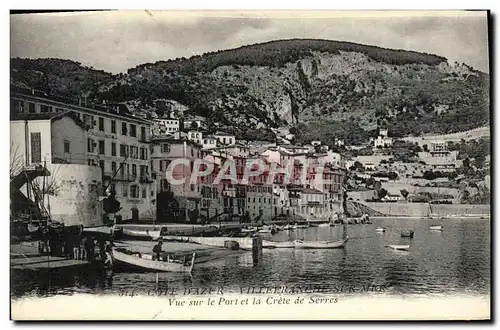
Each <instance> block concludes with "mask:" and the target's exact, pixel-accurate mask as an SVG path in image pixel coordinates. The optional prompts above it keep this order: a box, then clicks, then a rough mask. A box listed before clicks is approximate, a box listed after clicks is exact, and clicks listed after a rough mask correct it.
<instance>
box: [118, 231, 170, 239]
mask: <svg viewBox="0 0 500 330" xmlns="http://www.w3.org/2000/svg"><path fill="white" fill-rule="evenodd" d="M123 234H124V235H127V236H131V237H135V238H150V239H152V240H153V241H156V240H157V239H158V238H160V236H161V230H148V229H146V230H132V229H126V228H123Z"/></svg>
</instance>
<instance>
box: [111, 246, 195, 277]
mask: <svg viewBox="0 0 500 330" xmlns="http://www.w3.org/2000/svg"><path fill="white" fill-rule="evenodd" d="M126 252H128V253H126ZM195 258H196V253H193V254H192V256H191V260H190V261H189V260H173V259H170V258H168V259H167V260H166V261H164V260H153V255H151V254H140V253H132V252H129V251H126V250H124V249H119V248H118V249H117V248H113V260H115V261H116V262H117V263H121V264H125V265H128V266H130V267H134V268H140V269H142V270H144V271H153V272H181V273H191V271H192V270H193V267H194V263H195Z"/></svg>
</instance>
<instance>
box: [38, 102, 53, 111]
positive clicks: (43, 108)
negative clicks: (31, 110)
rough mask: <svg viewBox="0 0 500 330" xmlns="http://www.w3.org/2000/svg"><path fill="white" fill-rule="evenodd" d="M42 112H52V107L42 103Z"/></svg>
mask: <svg viewBox="0 0 500 330" xmlns="http://www.w3.org/2000/svg"><path fill="white" fill-rule="evenodd" d="M40 112H42V113H47V112H52V107H51V106H48V105H45V104H42V105H41V106H40Z"/></svg>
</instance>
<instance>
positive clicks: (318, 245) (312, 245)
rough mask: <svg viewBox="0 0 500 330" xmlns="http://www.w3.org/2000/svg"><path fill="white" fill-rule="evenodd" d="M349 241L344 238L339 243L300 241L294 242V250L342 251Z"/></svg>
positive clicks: (347, 238)
mask: <svg viewBox="0 0 500 330" xmlns="http://www.w3.org/2000/svg"><path fill="white" fill-rule="evenodd" d="M347 240H349V237H346V238H345V239H343V240H340V241H302V240H296V241H295V242H294V244H295V248H296V249H343V248H344V247H345V244H346V243H347Z"/></svg>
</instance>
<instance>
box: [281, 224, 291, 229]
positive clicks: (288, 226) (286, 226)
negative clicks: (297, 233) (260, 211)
mask: <svg viewBox="0 0 500 330" xmlns="http://www.w3.org/2000/svg"><path fill="white" fill-rule="evenodd" d="M293 229H294V228H293V226H292V225H290V224H286V225H285V226H284V227H283V230H293Z"/></svg>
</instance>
